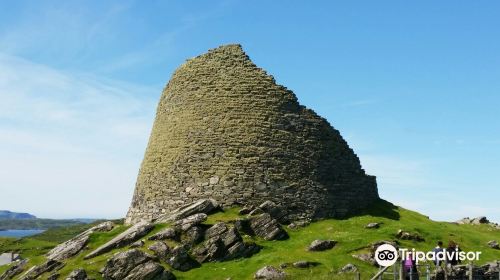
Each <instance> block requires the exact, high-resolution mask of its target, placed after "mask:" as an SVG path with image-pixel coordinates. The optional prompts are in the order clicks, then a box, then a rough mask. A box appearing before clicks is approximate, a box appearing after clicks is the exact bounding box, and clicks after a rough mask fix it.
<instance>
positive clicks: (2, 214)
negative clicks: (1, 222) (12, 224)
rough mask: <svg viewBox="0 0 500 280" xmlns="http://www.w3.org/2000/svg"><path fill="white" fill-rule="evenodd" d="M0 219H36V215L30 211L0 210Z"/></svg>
mask: <svg viewBox="0 0 500 280" xmlns="http://www.w3.org/2000/svg"><path fill="white" fill-rule="evenodd" d="M0 219H19V220H21V219H22V220H25V219H36V216H34V215H31V214H28V213H17V212H11V211H9V210H0Z"/></svg>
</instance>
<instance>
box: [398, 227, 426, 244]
mask: <svg viewBox="0 0 500 280" xmlns="http://www.w3.org/2000/svg"><path fill="white" fill-rule="evenodd" d="M396 237H397V238H399V239H403V240H414V241H417V242H423V241H425V239H424V238H423V237H422V236H420V235H419V234H417V233H411V232H408V231H403V230H401V229H400V230H398V232H397V233H396Z"/></svg>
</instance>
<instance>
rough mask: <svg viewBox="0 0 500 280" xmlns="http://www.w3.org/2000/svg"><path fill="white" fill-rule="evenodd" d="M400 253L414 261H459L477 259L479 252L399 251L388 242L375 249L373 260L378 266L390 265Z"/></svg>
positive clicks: (457, 250) (403, 249)
mask: <svg viewBox="0 0 500 280" xmlns="http://www.w3.org/2000/svg"><path fill="white" fill-rule="evenodd" d="M400 255H401V258H402V259H403V260H407V259H412V260H414V261H416V262H417V263H418V262H421V261H439V262H443V261H446V260H459V261H478V260H479V257H480V255H481V252H474V251H469V252H465V251H460V250H459V249H455V250H453V251H450V250H441V251H429V252H423V251H416V250H415V249H412V250H408V249H405V248H400V249H399V251H398V250H397V249H396V248H395V247H394V246H392V245H390V244H383V245H380V246H379V247H378V248H377V250H376V251H375V261H376V262H377V264H378V265H380V266H391V265H394V264H395V263H396V261H397V260H398V257H399V256H400Z"/></svg>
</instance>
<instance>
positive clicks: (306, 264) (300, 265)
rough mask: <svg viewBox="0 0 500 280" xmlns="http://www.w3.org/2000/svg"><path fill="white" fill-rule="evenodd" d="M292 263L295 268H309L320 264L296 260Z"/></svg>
mask: <svg viewBox="0 0 500 280" xmlns="http://www.w3.org/2000/svg"><path fill="white" fill-rule="evenodd" d="M292 265H293V267H295V268H309V267H312V266H316V265H318V263H316V262H310V261H296V262H294V263H293V264H292Z"/></svg>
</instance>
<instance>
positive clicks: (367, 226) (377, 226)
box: [365, 223, 380, 229]
mask: <svg viewBox="0 0 500 280" xmlns="http://www.w3.org/2000/svg"><path fill="white" fill-rule="evenodd" d="M379 227H380V223H369V224H367V225H366V226H365V228H368V229H376V228H379Z"/></svg>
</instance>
